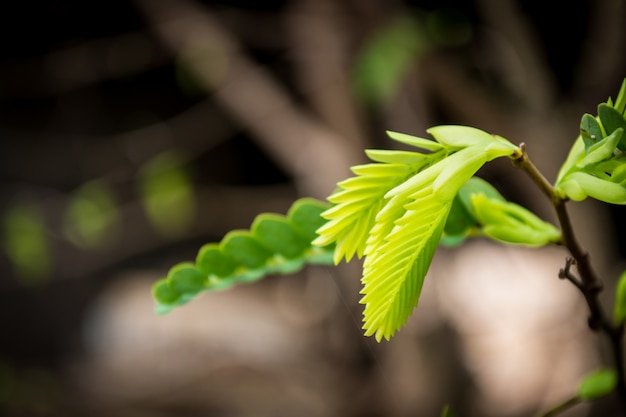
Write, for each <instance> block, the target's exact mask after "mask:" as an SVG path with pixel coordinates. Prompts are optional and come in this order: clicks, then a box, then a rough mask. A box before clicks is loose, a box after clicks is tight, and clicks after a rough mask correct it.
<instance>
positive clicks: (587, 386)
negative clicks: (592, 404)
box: [578, 369, 617, 401]
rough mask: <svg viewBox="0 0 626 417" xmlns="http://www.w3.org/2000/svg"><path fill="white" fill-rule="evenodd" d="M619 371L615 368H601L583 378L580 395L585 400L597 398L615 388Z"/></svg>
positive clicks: (579, 388)
mask: <svg viewBox="0 0 626 417" xmlns="http://www.w3.org/2000/svg"><path fill="white" fill-rule="evenodd" d="M616 386H617V372H615V370H613V369H599V370H597V371H595V372H593V373H591V374H589V375H587V376H585V378H584V379H583V381H582V382H581V384H580V386H579V387H578V397H579V398H580V399H581V400H584V401H591V400H596V399H598V398H601V397H604V396H606V395H608V394H610V393H611V392H613V391H614V390H615V387H616Z"/></svg>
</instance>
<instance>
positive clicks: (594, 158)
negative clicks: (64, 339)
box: [576, 128, 624, 168]
mask: <svg viewBox="0 0 626 417" xmlns="http://www.w3.org/2000/svg"><path fill="white" fill-rule="evenodd" d="M623 133H624V129H622V128H619V129H616V130H614V131H613V132H611V134H610V135H608V136H607V137H605V138H603V139H602V140H600V141H599V142H596V143H595V144H593V145H592V146H590V147H589V148H587V155H585V157H584V158H583V159H582V160H581V161H580V162H578V163H577V164H576V166H577V167H579V168H586V167H588V166H590V165H593V164H597V163H598V162H602V161H604V160H606V159H609V158H611V157H612V156H613V155H614V152H615V149H616V148H617V145H618V143H619V141H620V139H621V138H622V134H623Z"/></svg>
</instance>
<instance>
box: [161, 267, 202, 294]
mask: <svg viewBox="0 0 626 417" xmlns="http://www.w3.org/2000/svg"><path fill="white" fill-rule="evenodd" d="M206 280H207V276H206V275H205V274H203V273H202V271H200V270H199V269H198V268H196V266H195V265H194V264H193V263H191V262H182V263H179V264H177V265H175V266H173V267H172V268H171V269H170V271H169V272H168V273H167V281H168V283H169V286H170V288H171V289H172V292H174V293H178V294H196V293H198V292H199V291H201V290H202V289H203V288H204V285H205V283H206Z"/></svg>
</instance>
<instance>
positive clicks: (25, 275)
mask: <svg viewBox="0 0 626 417" xmlns="http://www.w3.org/2000/svg"><path fill="white" fill-rule="evenodd" d="M2 223H3V226H4V230H3V232H4V233H3V234H2V239H3V244H4V248H5V250H6V253H7V255H8V256H9V259H10V260H11V262H12V264H13V268H14V270H15V275H16V277H17V278H18V279H19V280H20V282H21V283H22V284H23V285H26V286H36V285H39V284H42V283H43V282H44V281H45V280H46V279H47V278H48V277H49V274H50V273H51V269H52V254H51V250H50V244H49V242H48V236H47V233H46V226H45V224H44V219H43V217H42V215H41V213H40V211H39V209H38V208H37V206H36V205H35V204H34V203H31V202H30V201H18V202H15V203H13V204H12V205H11V206H10V207H9V209H8V210H7V211H6V213H5V214H4V216H3V219H2Z"/></svg>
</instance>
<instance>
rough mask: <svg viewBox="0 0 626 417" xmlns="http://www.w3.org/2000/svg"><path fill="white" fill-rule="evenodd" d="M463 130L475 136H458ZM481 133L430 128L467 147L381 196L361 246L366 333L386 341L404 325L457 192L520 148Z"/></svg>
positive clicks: (441, 137)
mask: <svg viewBox="0 0 626 417" xmlns="http://www.w3.org/2000/svg"><path fill="white" fill-rule="evenodd" d="M466 129H467V130H466ZM464 132H465V133H467V135H468V136H473V138H471V139H462V138H460V137H456V136H462V135H463V134H464ZM480 132H481V131H478V130H477V129H474V128H465V129H464V128H462V127H460V126H452V127H450V126H442V127H437V128H433V129H430V130H429V133H431V134H432V135H433V136H434V137H435V138H436V139H437V140H438V141H439V142H440V143H442V142H444V141H445V142H446V144H449V145H448V146H463V145H467V144H469V146H466V147H464V148H461V149H459V150H457V151H456V152H453V153H452V154H448V155H445V156H444V157H440V158H439V159H437V160H436V161H434V162H433V163H432V164H429V165H428V166H425V167H423V169H421V170H420V171H419V172H417V173H416V174H415V175H413V176H411V177H410V178H408V179H406V180H405V181H404V182H402V183H400V184H399V185H397V186H395V187H394V188H392V189H391V190H389V191H388V192H387V193H385V195H384V196H383V197H384V199H383V205H382V207H381V208H380V209H379V212H378V214H377V215H376V217H375V218H374V222H373V225H372V226H371V230H370V233H369V236H368V237H367V240H366V247H365V250H364V255H365V261H364V264H363V277H362V279H361V281H362V283H363V289H362V291H361V294H363V297H362V299H361V300H360V302H361V303H362V304H365V309H364V312H363V316H364V319H363V321H364V325H363V329H364V330H365V335H366V336H370V335H374V336H375V338H376V340H377V341H380V340H382V339H383V338H385V339H386V340H389V339H390V338H391V336H393V334H394V333H395V332H396V331H397V330H398V329H400V328H401V327H402V326H403V325H404V324H405V323H406V320H407V319H408V317H409V316H410V314H411V313H412V311H413V309H414V308H415V307H416V306H417V304H418V300H419V296H420V293H421V289H422V285H423V282H424V278H425V276H426V273H427V271H428V268H429V266H430V263H431V261H432V258H433V256H434V253H435V250H436V248H437V246H438V243H439V241H440V238H441V236H442V232H443V229H444V226H445V223H446V220H447V218H448V213H449V212H450V209H451V207H452V202H453V200H454V198H455V195H456V194H457V192H458V191H459V189H460V188H461V187H462V186H463V185H464V184H465V183H466V182H467V181H468V180H469V179H470V178H471V177H472V176H473V175H474V173H475V172H476V171H478V169H480V167H482V166H483V165H484V164H485V163H486V162H487V161H490V160H492V159H494V158H497V157H500V156H512V155H514V154H516V153H517V152H518V151H519V149H518V148H517V147H516V146H514V145H513V144H511V143H510V142H508V141H506V140H505V139H503V138H497V137H495V136H492V135H489V134H487V133H485V132H482V133H483V134H481V133H480ZM330 210H332V209H330ZM325 214H326V213H324V214H323V216H324V215H325ZM322 232H323V230H321V231H318V233H320V234H322Z"/></svg>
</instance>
